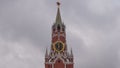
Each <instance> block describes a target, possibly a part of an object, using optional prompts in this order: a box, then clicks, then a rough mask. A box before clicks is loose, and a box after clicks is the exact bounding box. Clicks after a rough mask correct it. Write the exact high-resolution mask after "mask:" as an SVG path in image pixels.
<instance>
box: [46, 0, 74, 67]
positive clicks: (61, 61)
mask: <svg viewBox="0 0 120 68" xmlns="http://www.w3.org/2000/svg"><path fill="white" fill-rule="evenodd" d="M57 6H58V8H57V15H56V20H55V23H54V24H53V26H52V41H51V48H50V52H49V53H48V50H47V49H46V54H45V68H73V67H74V61H73V60H74V59H73V53H72V49H71V52H70V53H69V52H68V50H67V43H66V30H65V28H66V27H65V25H64V23H63V22H62V19H61V15H60V2H57Z"/></svg>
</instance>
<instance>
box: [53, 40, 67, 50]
mask: <svg viewBox="0 0 120 68" xmlns="http://www.w3.org/2000/svg"><path fill="white" fill-rule="evenodd" d="M64 47H65V46H64V43H62V42H60V41H58V42H56V43H54V44H53V48H54V50H55V51H57V52H61V51H63V50H64Z"/></svg>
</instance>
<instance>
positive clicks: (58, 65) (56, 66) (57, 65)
mask: <svg viewBox="0 0 120 68" xmlns="http://www.w3.org/2000/svg"><path fill="white" fill-rule="evenodd" d="M64 67H65V65H64V63H63V61H62V60H60V59H58V60H57V61H56V62H55V64H54V68H64Z"/></svg>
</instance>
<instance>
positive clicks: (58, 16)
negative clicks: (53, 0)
mask: <svg viewBox="0 0 120 68" xmlns="http://www.w3.org/2000/svg"><path fill="white" fill-rule="evenodd" d="M57 6H58V9H57V15H56V22H55V23H56V24H60V23H62V19H61V14H60V2H59V1H58V2H57Z"/></svg>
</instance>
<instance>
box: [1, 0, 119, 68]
mask: <svg viewBox="0 0 120 68" xmlns="http://www.w3.org/2000/svg"><path fill="white" fill-rule="evenodd" d="M61 2H62V5H61V16H62V20H63V22H64V23H65V25H66V27H67V29H66V30H67V44H68V48H69V49H71V48H72V49H73V53H74V58H75V60H74V62H75V68H120V0H61ZM55 3H56V0H0V68H44V54H45V49H46V47H47V48H49V47H50V44H51V26H52V24H53V23H54V21H55V17H56V10H57V6H56V4H55Z"/></svg>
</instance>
